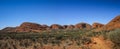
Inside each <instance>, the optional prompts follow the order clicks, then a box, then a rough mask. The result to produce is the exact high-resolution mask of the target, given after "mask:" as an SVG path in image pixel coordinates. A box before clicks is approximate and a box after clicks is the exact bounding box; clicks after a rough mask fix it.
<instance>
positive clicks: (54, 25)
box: [50, 24, 63, 29]
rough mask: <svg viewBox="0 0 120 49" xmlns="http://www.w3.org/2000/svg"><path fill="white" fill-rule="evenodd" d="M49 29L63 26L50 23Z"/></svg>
mask: <svg viewBox="0 0 120 49" xmlns="http://www.w3.org/2000/svg"><path fill="white" fill-rule="evenodd" d="M50 29H63V27H62V26H61V25H59V24H52V25H51V26H50Z"/></svg>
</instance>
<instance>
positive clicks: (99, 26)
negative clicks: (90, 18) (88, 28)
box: [92, 23, 104, 28]
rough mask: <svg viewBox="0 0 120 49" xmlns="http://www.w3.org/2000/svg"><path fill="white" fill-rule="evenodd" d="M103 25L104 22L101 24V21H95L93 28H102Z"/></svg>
mask: <svg viewBox="0 0 120 49" xmlns="http://www.w3.org/2000/svg"><path fill="white" fill-rule="evenodd" d="M103 26H104V24H100V23H93V24H92V28H101V27H103Z"/></svg>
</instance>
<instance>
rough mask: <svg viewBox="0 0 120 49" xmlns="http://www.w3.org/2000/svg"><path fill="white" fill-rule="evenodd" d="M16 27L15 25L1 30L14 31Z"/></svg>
mask: <svg viewBox="0 0 120 49" xmlns="http://www.w3.org/2000/svg"><path fill="white" fill-rule="evenodd" d="M16 28H17V27H6V28H4V29H2V30H1V31H2V32H15V29H16Z"/></svg>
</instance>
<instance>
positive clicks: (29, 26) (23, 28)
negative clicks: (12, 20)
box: [16, 22, 42, 32]
mask: <svg viewBox="0 0 120 49" xmlns="http://www.w3.org/2000/svg"><path fill="white" fill-rule="evenodd" d="M41 30H42V26H41V25H40V24H36V23H30V22H24V23H22V24H21V25H20V26H19V27H17V28H16V32H34V31H36V32H39V31H41Z"/></svg>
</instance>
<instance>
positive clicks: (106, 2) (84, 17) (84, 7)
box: [0, 0, 120, 29]
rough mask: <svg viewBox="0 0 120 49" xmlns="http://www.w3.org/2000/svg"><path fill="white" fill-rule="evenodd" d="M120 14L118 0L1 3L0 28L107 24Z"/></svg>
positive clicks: (21, 0)
mask: <svg viewBox="0 0 120 49" xmlns="http://www.w3.org/2000/svg"><path fill="white" fill-rule="evenodd" d="M117 15H120V1H119V0H39V1H38V0H34V1H33V0H29V1H28V0H26V1H25V0H17V1H15V0H12V1H10V0H4V1H2V0H0V29H2V28H4V27H7V26H11V27H15V26H19V25H20V24H21V23H23V22H34V23H39V24H47V25H51V24H61V25H64V24H68V25H69V24H76V23H80V22H86V23H89V24H92V23H94V22H99V23H103V24H106V23H108V22H109V21H110V20H111V19H113V18H114V17H115V16H117Z"/></svg>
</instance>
